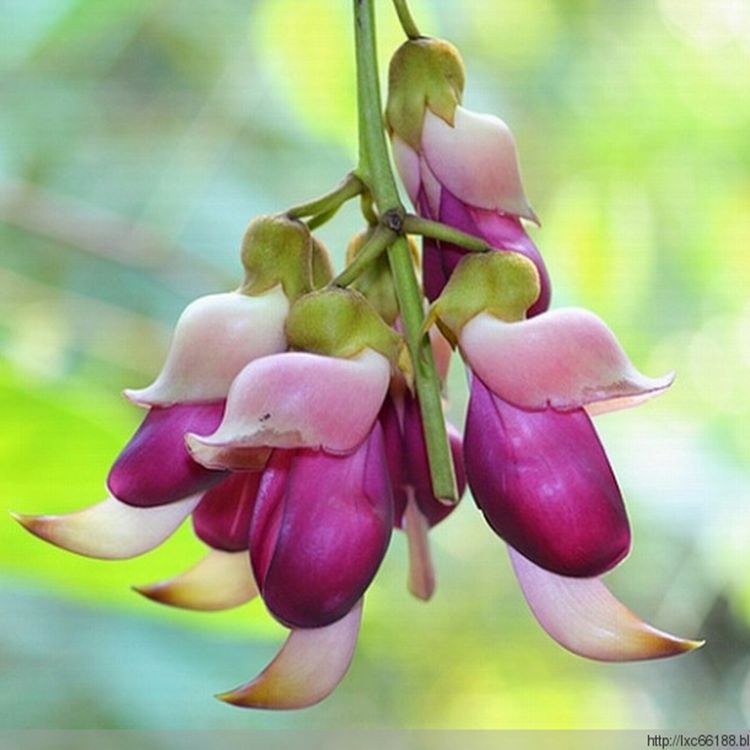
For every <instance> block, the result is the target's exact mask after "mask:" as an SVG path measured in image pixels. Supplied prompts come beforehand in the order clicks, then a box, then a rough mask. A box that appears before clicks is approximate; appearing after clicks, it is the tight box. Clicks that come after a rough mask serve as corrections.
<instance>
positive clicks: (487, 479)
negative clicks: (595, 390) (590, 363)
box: [464, 377, 630, 577]
mask: <svg viewBox="0 0 750 750" xmlns="http://www.w3.org/2000/svg"><path fill="white" fill-rule="evenodd" d="M464 454H465V457H466V472H467V476H468V478H469V485H470V486H471V489H472V492H473V494H474V498H475V500H476V502H477V505H478V506H479V508H480V509H481V510H482V512H483V513H484V515H485V518H486V519H487V522H488V523H489V524H490V526H491V527H492V529H493V530H494V531H495V532H496V533H497V534H498V535H499V536H501V537H502V538H503V539H504V540H505V541H506V542H508V544H510V545H512V546H513V547H515V548H516V549H518V550H519V551H520V552H521V553H522V554H524V555H525V556H526V557H528V558H530V559H531V560H533V561H534V562H535V563H536V564H537V565H541V566H542V567H544V568H547V569H548V570H552V571H554V572H556V573H559V574H561V575H565V576H578V577H588V576H593V575H600V574H601V573H603V572H605V571H606V570H609V569H610V568H612V567H614V566H615V565H617V563H618V562H620V561H621V560H622V559H623V557H624V556H625V555H626V554H627V552H628V550H629V548H630V528H629V525H628V518H627V514H626V512H625V506H624V504H623V501H622V496H621V495H620V490H619V488H618V486H617V480H616V479H615V476H614V474H613V473H612V469H611V468H610V465H609V462H608V461H607V456H606V454H605V453H604V450H603V448H602V446H601V444H600V443H599V439H598V437H597V435H596V432H595V430H594V427H593V425H592V424H591V420H590V418H589V417H588V415H587V414H586V412H585V410H583V409H578V410H576V411H570V412H556V411H554V410H553V409H547V410H545V411H525V410H523V409H518V408H517V407H515V406H511V405H510V404H508V403H506V402H504V401H503V400H502V399H500V398H498V397H497V396H495V395H494V394H493V393H492V392H491V391H490V390H489V389H488V388H487V387H486V386H485V385H484V384H483V383H482V382H481V380H480V379H479V378H477V377H475V378H474V379H473V381H472V386H471V401H470V403H469V415H468V419H467V422H466V437H465V441H464Z"/></svg>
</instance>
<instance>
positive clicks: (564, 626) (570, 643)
mask: <svg viewBox="0 0 750 750" xmlns="http://www.w3.org/2000/svg"><path fill="white" fill-rule="evenodd" d="M508 550H509V552H510V558H511V562H512V563H513V568H514V570H515V572H516V576H517V577H518V582H519V583H520V584H521V589H522V590H523V594H524V596H525V597H526V601H527V602H528V604H529V607H530V608H531V611H532V612H533V613H534V616H535V617H536V619H537V620H538V621H539V624H540V625H541V626H542V627H543V628H544V629H545V630H546V631H547V633H548V634H549V635H550V636H551V637H552V638H554V639H555V640H556V641H557V642H558V643H559V644H560V645H561V646H564V647H565V648H567V649H568V650H569V651H572V652H573V653H574V654H579V655H580V656H585V657H587V658H589V659H597V660H599V661H638V660H642V659H661V658H664V657H667V656H675V655H677V654H682V653H685V652H687V651H692V650H693V649H695V648H699V647H700V646H702V645H703V641H691V640H685V639H682V638H677V637H675V636H673V635H669V633H664V632H662V631H661V630H657V629H656V628H654V627H652V626H651V625H649V624H647V623H645V622H643V620H641V619H639V618H638V617H636V615H634V614H633V613H632V612H631V611H630V610H629V609H628V608H627V607H625V606H624V605H623V604H622V603H621V602H620V601H618V600H617V599H616V598H615V597H614V596H613V595H612V594H611V593H610V591H609V589H607V587H606V586H605V585H604V584H603V583H602V582H601V581H600V580H599V579H598V578H564V577H563V576H558V575H556V574H554V573H550V572H549V571H547V570H544V569H542V568H540V567H538V566H536V565H534V563H532V562H530V561H529V560H527V559H526V558H525V557H523V556H522V555H520V554H519V553H518V552H516V551H515V550H514V549H512V548H511V547H509V548H508Z"/></svg>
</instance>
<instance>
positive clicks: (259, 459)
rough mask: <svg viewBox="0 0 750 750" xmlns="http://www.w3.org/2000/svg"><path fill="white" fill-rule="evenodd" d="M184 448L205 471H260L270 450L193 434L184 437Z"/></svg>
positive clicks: (237, 441)
mask: <svg viewBox="0 0 750 750" xmlns="http://www.w3.org/2000/svg"><path fill="white" fill-rule="evenodd" d="M185 447H186V448H187V450H188V453H189V454H190V456H191V457H192V459H193V460H194V461H196V462H198V463H199V464H201V466H204V467H205V468H207V469H229V470H230V471H262V470H263V469H264V468H265V467H266V463H268V459H269V457H270V455H271V449H270V448H266V447H256V446H247V445H243V444H242V442H241V441H240V440H235V441H230V440H221V439H217V438H215V437H214V436H213V435H209V436H204V435H196V434H195V433H194V432H188V433H187V434H186V435H185Z"/></svg>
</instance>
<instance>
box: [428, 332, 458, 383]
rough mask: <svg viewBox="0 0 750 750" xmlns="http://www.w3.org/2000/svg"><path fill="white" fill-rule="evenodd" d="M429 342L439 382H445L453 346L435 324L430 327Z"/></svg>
mask: <svg viewBox="0 0 750 750" xmlns="http://www.w3.org/2000/svg"><path fill="white" fill-rule="evenodd" d="M429 334H430V344H431V345H432V356H433V357H434V359H435V369H436V370H437V373H438V377H439V378H440V382H441V383H445V380H446V378H447V377H448V370H449V369H450V366H451V357H452V356H453V347H451V345H450V343H449V342H448V339H446V338H445V336H443V334H442V333H440V329H439V328H438V327H437V326H432V328H430V332H429Z"/></svg>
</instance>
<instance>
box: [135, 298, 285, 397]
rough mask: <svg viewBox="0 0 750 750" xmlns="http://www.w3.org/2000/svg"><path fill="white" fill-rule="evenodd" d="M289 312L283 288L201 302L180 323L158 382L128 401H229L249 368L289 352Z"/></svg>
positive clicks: (190, 305)
mask: <svg viewBox="0 0 750 750" xmlns="http://www.w3.org/2000/svg"><path fill="white" fill-rule="evenodd" d="M288 311H289V300H288V299H287V298H286V295H285V294H284V292H283V290H282V288H281V286H277V287H274V288H273V289H271V290H270V291H268V292H266V293H265V294H262V295H258V296H248V295H246V294H240V293H239V292H228V293H226V294H211V295H208V296H206V297H200V298H199V299H197V300H195V301H194V302H192V303H190V304H189V305H188V306H187V307H186V308H185V310H184V312H183V313H182V315H181V316H180V319H179V320H178V321H177V326H176V327H175V331H174V335H173V336H172V342H171V344H170V346H169V351H168V353H167V359H166V362H165V363H164V367H163V368H162V371H161V373H159V376H158V377H157V378H156V380H155V381H154V382H153V383H152V384H151V385H150V386H148V387H147V388H141V389H139V390H127V391H125V395H126V396H127V397H128V398H129V399H130V400H131V401H133V402H135V403H137V404H142V405H145V406H157V405H158V406H169V405H170V404H175V403H181V402H185V401H214V400H218V399H223V398H225V397H226V395H227V392H228V391H229V386H230V385H231V383H232V381H233V380H234V378H235V377H236V376H237V374H238V373H239V372H240V370H242V368H243V367H244V366H245V365H246V364H248V362H252V361H253V360H254V359H257V358H258V357H263V356H265V355H267V354H275V353H276V352H281V351H284V349H286V337H285V335H284V322H285V321H286V316H287V312H288Z"/></svg>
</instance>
